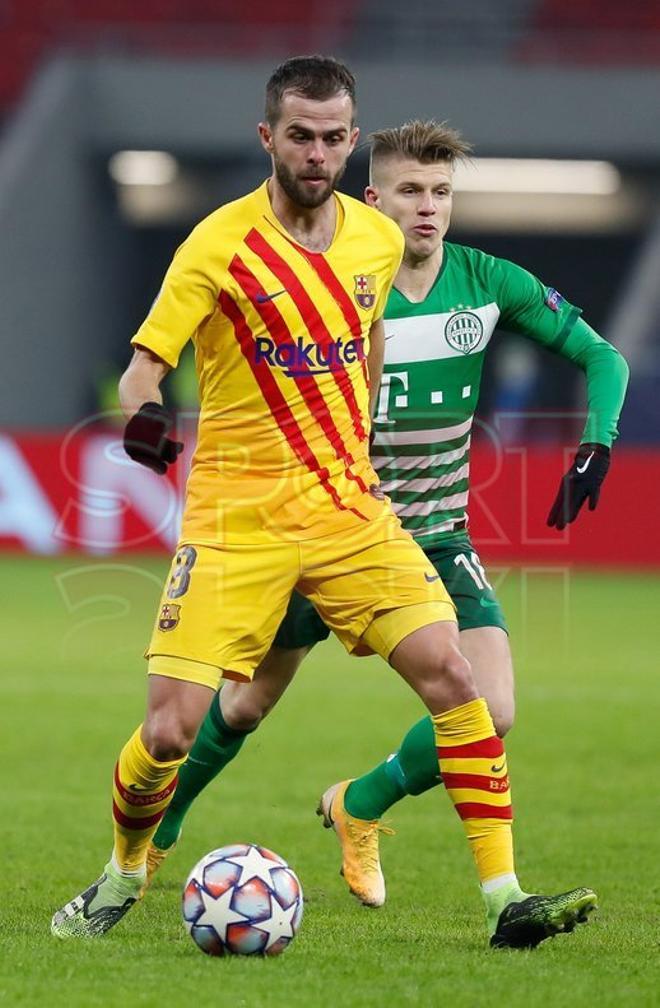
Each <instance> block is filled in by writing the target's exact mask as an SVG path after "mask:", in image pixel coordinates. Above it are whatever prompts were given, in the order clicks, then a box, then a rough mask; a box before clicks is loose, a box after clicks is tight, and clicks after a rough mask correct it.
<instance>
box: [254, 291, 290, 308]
mask: <svg viewBox="0 0 660 1008" xmlns="http://www.w3.org/2000/svg"><path fill="white" fill-rule="evenodd" d="M280 294H286V291H285V290H284V289H282V290H278V291H275V293H274V294H257V296H256V298H255V299H254V300H255V301H256V302H257V304H266V302H267V301H272V300H273V299H274V298H276V297H279V296H280Z"/></svg>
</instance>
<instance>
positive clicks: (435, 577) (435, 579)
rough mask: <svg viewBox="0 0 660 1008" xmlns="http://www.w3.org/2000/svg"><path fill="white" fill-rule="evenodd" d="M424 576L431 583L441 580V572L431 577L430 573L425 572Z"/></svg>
mask: <svg viewBox="0 0 660 1008" xmlns="http://www.w3.org/2000/svg"><path fill="white" fill-rule="evenodd" d="M424 577H425V578H426V580H427V581H428V582H429V584H430V583H431V581H439V580H440V575H439V574H435V575H434V576H433V577H431V576H430V574H427V573H426V572H425V573H424Z"/></svg>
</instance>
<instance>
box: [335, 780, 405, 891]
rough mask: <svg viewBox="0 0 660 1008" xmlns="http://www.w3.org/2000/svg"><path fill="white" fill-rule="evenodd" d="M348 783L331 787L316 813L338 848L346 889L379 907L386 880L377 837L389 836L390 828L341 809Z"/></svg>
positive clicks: (391, 830)
mask: <svg viewBox="0 0 660 1008" xmlns="http://www.w3.org/2000/svg"><path fill="white" fill-rule="evenodd" d="M350 783H351V782H350V781H349V780H346V781H340V783H339V784H333V785H332V787H329V788H328V790H327V791H326V792H325V794H324V795H323V796H322V798H321V800H320V802H319V805H318V808H317V810H316V814H317V815H319V816H322V817H323V825H324V826H325V828H326V829H330V827H332V828H333V829H334V831H335V833H336V834H337V837H338V838H339V843H340V845H341V854H342V864H341V874H342V875H343V876H344V878H345V879H346V882H347V883H348V888H349V889H350V891H351V892H352V893H353V895H354V896H357V898H358V899H359V900H360V902H361V903H364V905H365V906H371V907H379V906H382V905H383V903H384V902H385V879H384V878H383V872H382V871H381V867H380V858H379V856H378V834H379V833H386V834H389V835H392V834H393V833H394V830H393V829H390V827H389V826H381V824H380V822H379V820H378V819H371V820H370V819H355V818H354V817H353V816H352V815H349V813H348V812H347V811H346V809H345V808H344V795H345V793H346V788H347V787H348V785H349V784H350Z"/></svg>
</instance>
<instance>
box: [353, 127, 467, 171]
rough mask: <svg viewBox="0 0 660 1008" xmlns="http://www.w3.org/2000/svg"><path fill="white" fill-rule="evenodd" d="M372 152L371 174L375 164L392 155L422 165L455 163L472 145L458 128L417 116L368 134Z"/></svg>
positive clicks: (464, 155) (461, 158) (465, 155)
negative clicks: (424, 119)
mask: <svg viewBox="0 0 660 1008" xmlns="http://www.w3.org/2000/svg"><path fill="white" fill-rule="evenodd" d="M369 142H370V144H371V155H370V159H369V173H370V175H371V174H372V173H373V168H374V164H376V163H378V162H380V161H384V160H385V159H386V158H390V157H400V158H409V159H410V160H412V161H419V162H420V163H421V164H433V163H434V162H435V161H448V162H449V164H451V165H453V164H454V162H455V161H461V160H463V159H464V158H466V157H468V155H469V153H470V151H471V150H472V147H471V145H470V144H469V143H468V142H467V140H464V139H463V137H462V136H461V134H460V133H459V132H458V130H455V129H453V128H452V127H451V126H449V124H448V123H446V122H441V123H438V122H435V120H433V119H429V120H427V121H426V122H422V121H421V120H420V119H414V120H413V121H412V122H407V123H404V124H403V126H396V127H392V128H390V129H382V130H376V131H375V132H374V133H371V134H370V135H369Z"/></svg>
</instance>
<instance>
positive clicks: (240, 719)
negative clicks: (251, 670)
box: [220, 682, 272, 731]
mask: <svg viewBox="0 0 660 1008" xmlns="http://www.w3.org/2000/svg"><path fill="white" fill-rule="evenodd" d="M271 706H272V704H271ZM220 709H221V711H222V717H223V720H224V721H225V723H226V724H227V725H228V726H229V727H230V728H233V730H234V731H254V729H255V728H256V727H257V726H258V725H259V722H260V721H261V719H262V718H264V717H265V716H266V714H267V713H268V711H269V709H270V708H269V706H268V704H267V703H266V702H265V700H264V697H263V696H262V694H261V693H260V692H259V691H257V690H255V688H254V685H253V684H252V683H244V684H243V683H231V682H228V683H226V684H225V685H224V686H223V688H222V690H221V691H220Z"/></svg>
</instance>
